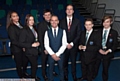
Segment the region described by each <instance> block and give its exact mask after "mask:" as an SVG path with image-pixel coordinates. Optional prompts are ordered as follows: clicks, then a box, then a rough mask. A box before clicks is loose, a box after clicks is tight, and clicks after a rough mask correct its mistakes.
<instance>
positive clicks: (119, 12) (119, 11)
mask: <svg viewBox="0 0 120 81" xmlns="http://www.w3.org/2000/svg"><path fill="white" fill-rule="evenodd" d="M99 3H106V9H115V10H116V12H115V16H120V0H98V4H99Z"/></svg>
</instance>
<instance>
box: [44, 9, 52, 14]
mask: <svg viewBox="0 0 120 81" xmlns="http://www.w3.org/2000/svg"><path fill="white" fill-rule="evenodd" d="M48 12H50V13H51V14H52V12H51V10H49V9H44V11H43V15H44V14H45V13H48Z"/></svg>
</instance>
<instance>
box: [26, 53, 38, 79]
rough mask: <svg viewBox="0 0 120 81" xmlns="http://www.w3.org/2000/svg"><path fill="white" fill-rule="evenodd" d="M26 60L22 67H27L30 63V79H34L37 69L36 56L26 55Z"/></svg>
mask: <svg viewBox="0 0 120 81" xmlns="http://www.w3.org/2000/svg"><path fill="white" fill-rule="evenodd" d="M26 57H27V59H26V61H25V62H24V65H27V64H28V62H30V65H31V78H35V77H36V73H37V67H38V63H37V60H38V55H26Z"/></svg>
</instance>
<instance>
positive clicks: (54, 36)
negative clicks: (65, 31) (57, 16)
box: [54, 29, 56, 38]
mask: <svg viewBox="0 0 120 81" xmlns="http://www.w3.org/2000/svg"><path fill="white" fill-rule="evenodd" d="M54 37H55V38H56V29H54Z"/></svg>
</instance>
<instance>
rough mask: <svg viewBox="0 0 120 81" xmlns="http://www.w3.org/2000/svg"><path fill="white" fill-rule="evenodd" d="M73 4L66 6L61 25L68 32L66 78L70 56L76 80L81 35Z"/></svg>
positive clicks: (65, 62) (65, 60) (65, 64)
mask: <svg viewBox="0 0 120 81" xmlns="http://www.w3.org/2000/svg"><path fill="white" fill-rule="evenodd" d="M73 13H74V10H73V6H72V5H68V6H67V7H66V14H67V16H66V18H64V19H62V20H61V21H60V27H61V28H63V29H65V30H66V33H67V42H68V45H67V49H66V50H65V59H64V74H65V80H68V60H69V57H70V59H71V63H72V75H73V79H74V81H76V55H77V51H78V40H79V36H80V30H81V26H80V21H79V20H78V19H76V18H74V17H73Z"/></svg>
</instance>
